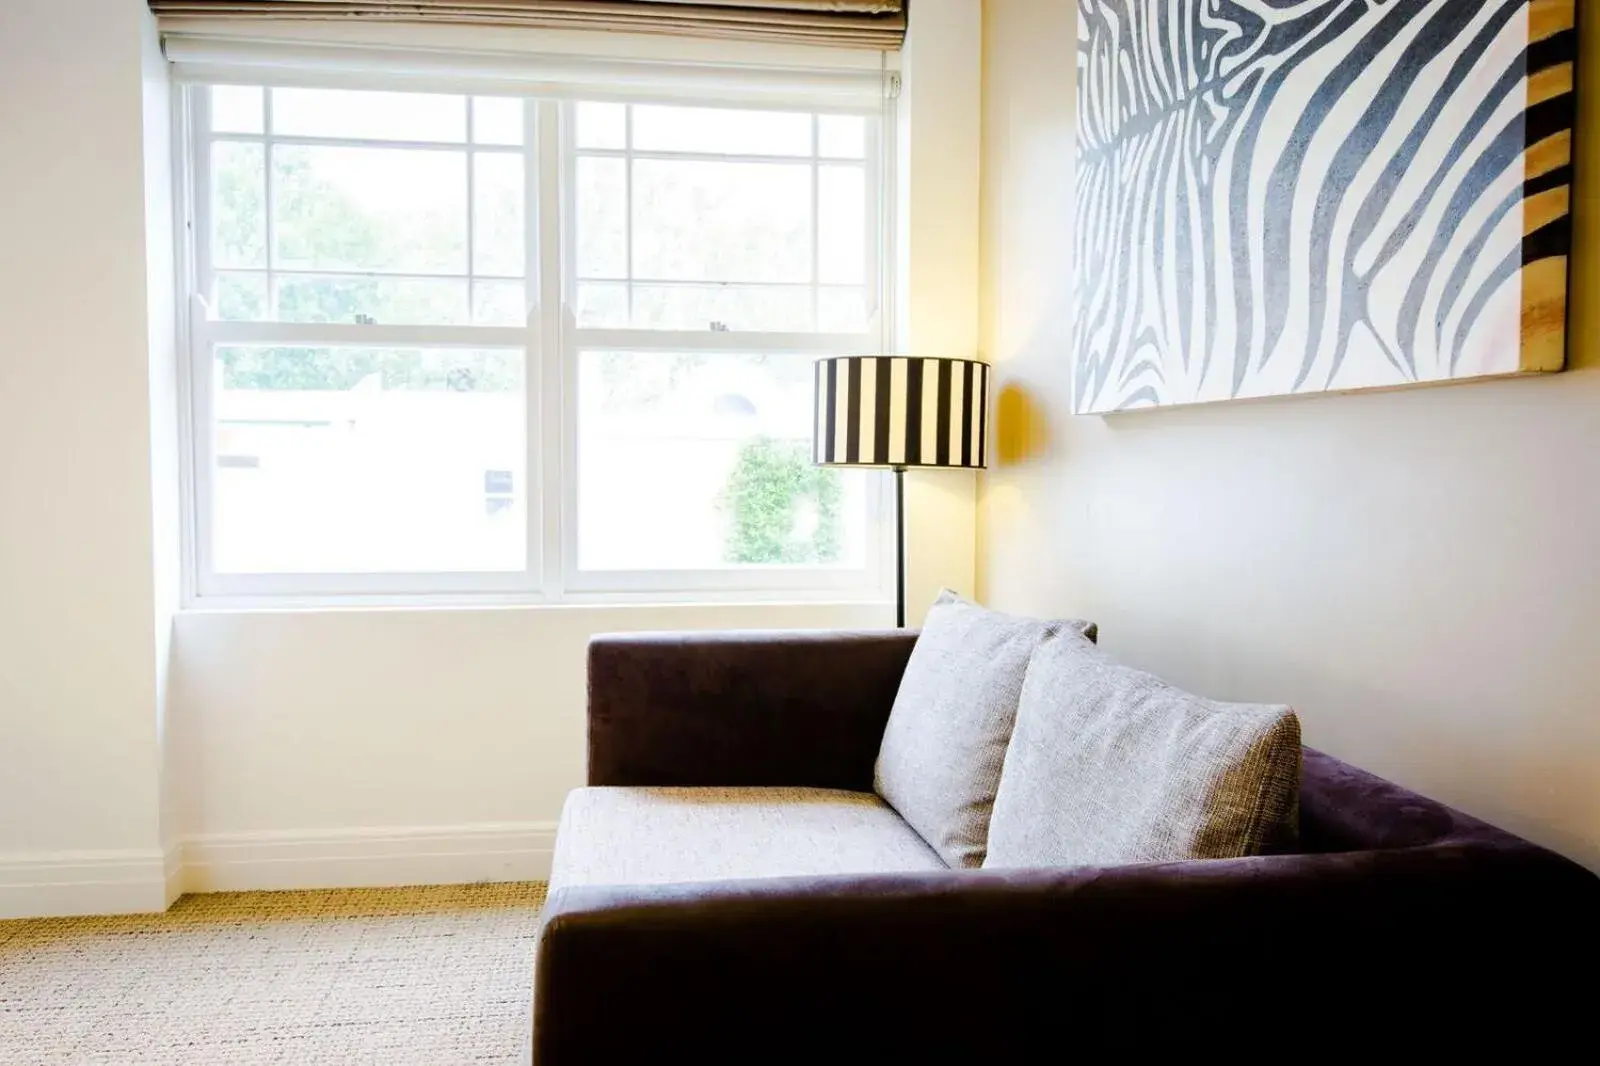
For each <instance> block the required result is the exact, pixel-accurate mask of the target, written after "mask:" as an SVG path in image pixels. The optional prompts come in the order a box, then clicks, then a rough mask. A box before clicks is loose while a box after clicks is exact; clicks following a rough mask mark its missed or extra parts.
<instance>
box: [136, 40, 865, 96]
mask: <svg viewBox="0 0 1600 1066" xmlns="http://www.w3.org/2000/svg"><path fill="white" fill-rule="evenodd" d="M164 46H165V49H166V54H167V59H168V60H169V61H170V62H171V63H172V72H173V77H174V78H175V79H176V80H178V81H180V82H191V83H214V82H222V83H227V82H238V81H241V80H244V81H248V82H249V83H251V84H258V85H284V84H288V85H314V86H320V87H324V88H338V87H341V86H345V85H356V86H359V87H362V88H372V87H373V86H374V85H382V84H387V85H388V86H389V87H392V88H395V89H401V90H404V89H414V90H419V91H435V92H437V91H443V92H478V93H506V94H512V95H521V94H541V95H550V96H566V97H578V98H582V99H586V100H628V99H633V98H639V97H648V98H650V99H683V100H689V101H704V100H708V99H727V100H737V101H741V102H749V103H759V102H761V101H762V100H765V99H771V100H781V101H784V102H787V103H791V104H806V105H808V106H814V107H817V108H820V109H828V108H838V109H841V110H854V111H876V110H878V109H880V108H881V107H882V106H883V103H884V100H885V98H886V97H887V96H888V95H890V94H891V91H892V87H893V85H894V74H893V73H892V72H891V71H889V70H887V69H885V68H883V67H882V66H878V67H857V68H844V69H837V68H822V67H818V68H801V67H773V66H746V65H742V64H736V63H711V62H705V61H703V60H702V61H692V62H690V61H677V60H671V61H657V60H649V59H634V58H599V57H593V58H591V57H586V56H574V55H541V54H536V53H527V52H499V51H493V52H491V51H472V50H463V49H459V48H449V49H443V48H440V49H434V48H423V47H415V46H409V45H381V44H374V45H367V44H348V43H346V44H331V43H330V44H321V43H318V42H316V41H312V40H306V39H304V38H301V39H293V40H267V39H261V40H255V39H249V38H238V37H223V36H213V35H206V34H195V33H167V34H165V35H164Z"/></svg>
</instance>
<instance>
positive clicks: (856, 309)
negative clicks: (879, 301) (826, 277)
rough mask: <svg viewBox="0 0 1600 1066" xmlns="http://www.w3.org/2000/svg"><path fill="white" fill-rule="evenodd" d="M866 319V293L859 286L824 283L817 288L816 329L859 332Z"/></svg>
mask: <svg viewBox="0 0 1600 1066" xmlns="http://www.w3.org/2000/svg"><path fill="white" fill-rule="evenodd" d="M868 325H870V323H869V322H868V320H867V294H866V291H865V290H864V289H861V288H859V287H858V288H838V287H833V286H827V285H824V286H823V287H822V288H820V289H818V290H817V329H818V330H820V331H822V332H823V333H861V332H863V331H865V330H866V328H867V326H868Z"/></svg>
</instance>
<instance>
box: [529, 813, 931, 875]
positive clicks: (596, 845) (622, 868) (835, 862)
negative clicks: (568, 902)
mask: <svg viewBox="0 0 1600 1066" xmlns="http://www.w3.org/2000/svg"><path fill="white" fill-rule="evenodd" d="M944 868H945V866H944V863H943V862H941V861H939V856H937V855H935V854H934V853H933V851H932V849H930V848H929V847H928V845H926V844H924V843H923V842H922V838H921V837H919V836H917V834H916V833H915V832H914V831H913V830H912V829H911V827H910V826H908V825H906V823H905V822H904V821H903V820H902V819H901V818H900V816H899V815H897V814H895V813H894V811H892V810H890V809H889V807H888V805H886V804H885V803H884V802H883V801H882V800H881V799H879V798H878V797H877V796H874V795H872V794H871V793H870V792H841V791H836V790H834V789H826V788H580V789H578V790H577V791H575V792H573V793H572V794H571V795H569V796H568V797H567V803H566V806H565V807H563V808H562V811H561V824H560V827H559V828H558V829H557V831H556V853H555V859H554V861H553V864H552V869H551V874H550V888H551V890H552V891H554V890H555V889H558V888H564V887H566V886H568V885H594V884H604V885H639V884H667V883H671V882H674V881H719V880H724V879H728V878H745V877H798V876H814V875H818V874H873V873H907V872H912V871H919V870H942V869H944Z"/></svg>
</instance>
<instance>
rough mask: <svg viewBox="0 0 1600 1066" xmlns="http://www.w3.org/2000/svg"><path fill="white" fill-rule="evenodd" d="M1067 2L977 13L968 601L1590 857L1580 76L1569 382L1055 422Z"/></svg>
mask: <svg viewBox="0 0 1600 1066" xmlns="http://www.w3.org/2000/svg"><path fill="white" fill-rule="evenodd" d="M1075 7H1076V5H1073V4H1067V3H1061V2H1059V0H990V2H989V3H988V4H986V7H985V24H984V30H985V93H984V119H985V145H984V157H983V158H984V171H983V176H984V269H983V279H984V285H983V289H984V345H985V352H986V354H987V355H988V356H989V357H990V358H991V359H993V360H995V361H997V363H998V365H999V368H1000V369H999V372H998V380H999V383H1000V387H1001V390H1002V393H1001V397H1000V413H999V419H998V425H997V429H998V434H999V441H998V442H999V445H1000V448H999V450H1000V451H1001V453H1002V462H1001V463H1000V465H998V466H997V467H996V468H995V469H993V470H992V471H991V472H990V474H989V475H988V476H987V478H986V479H985V483H984V485H983V488H982V492H981V500H980V512H979V514H980V520H979V571H980V586H981V587H982V589H983V593H984V595H985V596H986V597H987V599H988V600H989V601H990V602H991V603H993V604H994V605H996V606H998V607H1002V608H1008V609H1014V610H1019V611H1029V612H1039V613H1056V614H1071V615H1083V616H1085V617H1090V618H1095V619H1097V620H1099V622H1100V623H1101V626H1102V634H1103V640H1104V643H1105V646H1106V647H1107V648H1109V649H1110V650H1111V651H1112V652H1114V653H1115V654H1117V655H1118V656H1119V657H1121V658H1123V659H1125V660H1127V661H1128V662H1130V663H1133V664H1136V665H1138V666H1141V667H1144V668H1147V669H1150V670H1153V671H1155V672H1157V673H1160V674H1162V675H1164V676H1166V677H1167V678H1169V679H1171V680H1172V681H1174V682H1176V683H1178V684H1181V685H1185V686H1188V687H1190V688H1192V689H1195V690H1197V691H1200V692H1204V693H1206V694H1208V695H1212V696H1216V697H1223V698H1234V699H1250V700H1284V701H1289V702H1291V703H1293V704H1294V705H1295V706H1296V707H1297V708H1298V709H1299V711H1300V713H1301V715H1302V717H1303V719H1304V723H1305V730H1306V737H1307V740H1308V742H1309V743H1311V744H1313V745H1316V746H1319V747H1323V748H1326V749H1327V750H1329V751H1331V752H1334V753H1335V754H1338V755H1340V756H1343V757H1345V758H1347V759H1349V760H1351V761H1353V762H1356V763H1358V764H1360V765H1363V766H1366V767H1368V768H1370V769H1372V770H1374V771H1377V772H1379V773H1381V774H1385V775H1387V776H1390V777H1393V778H1394V779H1396V780H1398V781H1401V782H1403V783H1405V784H1408V785H1410V786H1413V787H1415V788H1418V789H1420V790H1422V791H1424V792H1426V793H1429V794H1432V795H1434V796H1437V797H1439V798H1440V799H1443V800H1445V801H1448V802H1451V803H1454V804H1457V805H1459V806H1461V807H1462V808H1464V809H1466V810H1468V811H1470V812H1472V813H1474V814H1478V815H1481V816H1483V817H1486V818H1488V819H1490V820H1493V821H1495V822H1497V823H1499V824H1502V825H1504V826H1506V827H1507V828H1510V829H1513V830H1516V831H1520V832H1523V833H1525V834H1527V835H1528V836H1530V837H1532V838H1534V839H1535V840H1538V841H1540V842H1543V843H1545V844H1548V845H1550V846H1552V847H1555V848H1557V849H1559V850H1562V851H1564V852H1566V853H1568V854H1570V855H1573V856H1575V857H1577V858H1579V859H1580V860H1582V861H1584V862H1586V863H1588V864H1589V865H1591V866H1594V867H1597V868H1600V773H1597V772H1596V770H1597V767H1600V655H1597V654H1596V651H1595V649H1596V634H1597V633H1600V553H1597V551H1596V545H1597V544H1600V492H1597V488H1600V351H1597V342H1600V337H1597V335H1596V330H1597V328H1600V320H1597V318H1596V316H1595V314H1594V312H1593V311H1592V310H1590V306H1591V305H1593V304H1594V303H1595V302H1596V301H1600V273H1597V271H1596V270H1595V269H1594V268H1593V265H1592V264H1591V263H1590V261H1589V259H1590V257H1591V256H1592V255H1593V254H1594V253H1595V252H1596V251H1600V232H1597V227H1600V215H1597V208H1600V204H1597V203H1596V194H1597V190H1600V184H1597V181H1600V77H1586V78H1584V82H1585V84H1586V86H1587V88H1586V90H1585V92H1584V99H1583V101H1582V105H1581V106H1582V109H1583V112H1584V115H1585V117H1584V118H1583V120H1582V124H1583V126H1584V130H1583V136H1582V141H1583V145H1584V146H1586V147H1584V146H1580V147H1581V150H1582V151H1583V153H1584V159H1583V160H1582V174H1581V176H1580V188H1579V193H1578V198H1577V199H1578V203H1577V209H1578V229H1579V232H1578V256H1579V259H1578V263H1577V277H1576V279H1575V282H1576V288H1575V298H1574V321H1573V352H1574V357H1575V358H1574V361H1575V364H1576V367H1577V369H1575V370H1574V371H1573V372H1571V373H1568V374H1565V375H1562V376H1559V377H1551V378H1547V379H1540V380H1525V381H1513V382H1506V383H1500V384H1476V385H1464V386H1458V387H1451V388H1440V389H1430V390H1419V391H1408V392H1397V393H1387V394H1365V395H1353V396H1330V397H1323V398H1317V399H1300V400H1278V401H1263V402H1258V403H1253V404H1246V405H1221V406H1215V407H1207V408H1190V409H1182V410H1168V411H1159V412H1151V413H1144V414H1137V415H1128V416H1121V417H1117V418H1109V419H1105V418H1074V417H1072V416H1071V415H1070V413H1069V410H1070V404H1069V394H1070V385H1071V382H1070V358H1071V357H1070V350H1069V349H1070V332H1071V330H1070V327H1071V311H1070V291H1069V289H1070V285H1071V278H1072V274H1073V269H1074V264H1073V263H1072V261H1071V257H1070V252H1069V248H1070V238H1071V234H1072V195H1073V194H1072V189H1073V183H1072V179H1073V167H1072V150H1073V136H1074V132H1073V98H1074V62H1075V60H1074V56H1075V27H1074V17H1075V14H1074V13H1075ZM1583 36H1584V39H1583V45H1582V51H1583V61H1584V63H1585V64H1586V66H1587V68H1588V69H1589V70H1590V71H1591V72H1600V19H1589V20H1587V24H1586V27H1585V29H1584V31H1583ZM1591 134H1593V135H1591Z"/></svg>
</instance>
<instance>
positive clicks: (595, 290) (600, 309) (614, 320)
mask: <svg viewBox="0 0 1600 1066" xmlns="http://www.w3.org/2000/svg"><path fill="white" fill-rule="evenodd" d="M577 317H578V327H579V328H580V329H626V328H628V286H627V285H626V284H625V283H623V282H616V281H585V282H582V283H580V284H579V285H578V315H577Z"/></svg>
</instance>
